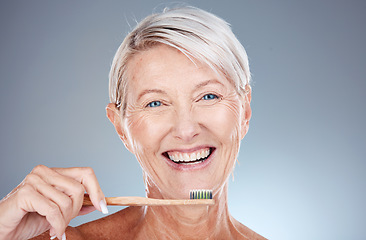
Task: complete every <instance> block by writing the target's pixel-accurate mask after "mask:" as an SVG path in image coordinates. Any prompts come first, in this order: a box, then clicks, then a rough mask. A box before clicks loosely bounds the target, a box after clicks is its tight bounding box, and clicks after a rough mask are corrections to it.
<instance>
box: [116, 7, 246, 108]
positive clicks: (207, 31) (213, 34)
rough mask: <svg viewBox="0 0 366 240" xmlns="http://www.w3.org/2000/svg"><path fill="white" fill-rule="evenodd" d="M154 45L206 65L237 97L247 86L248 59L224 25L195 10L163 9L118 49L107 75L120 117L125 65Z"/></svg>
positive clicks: (207, 14)
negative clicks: (230, 87)
mask: <svg viewBox="0 0 366 240" xmlns="http://www.w3.org/2000/svg"><path fill="white" fill-rule="evenodd" d="M156 44H166V45H168V46H170V47H173V48H176V49H178V50H179V51H180V52H182V53H183V54H185V55H186V56H187V57H188V58H190V59H191V61H192V62H195V61H198V62H200V63H204V64H207V65H208V66H209V67H210V68H211V69H212V70H213V71H215V72H216V73H221V74H223V75H224V76H225V77H226V78H227V79H228V80H230V81H232V82H233V84H234V86H235V87H236V89H237V91H238V93H239V94H242V93H245V92H246V89H248V87H250V85H249V83H250V71H249V63H248V56H247V54H246V51H245V49H244V47H243V46H242V45H241V44H240V42H239V41H238V39H237V38H236V37H235V35H234V34H233V32H232V31H231V28H230V26H229V24H228V23H227V22H225V21H224V20H223V19H221V18H219V17H217V16H215V15H214V14H212V13H209V12H206V11H204V10H201V9H198V8H194V7H182V8H175V9H170V10H164V11H163V12H162V13H158V14H152V15H150V16H148V17H146V18H145V19H144V20H142V21H141V22H140V23H139V24H138V25H137V26H136V27H135V28H134V29H133V30H132V32H130V33H129V34H128V35H127V36H126V38H125V39H124V41H123V42H122V44H121V45H120V47H119V48H118V50H117V52H116V54H115V56H114V59H113V62H112V66H111V70H110V73H109V98H110V101H111V102H112V103H115V104H116V105H117V107H121V109H122V111H123V115H124V112H125V109H126V99H125V98H126V91H127V82H128V79H127V74H126V70H127V65H128V60H129V59H131V57H132V56H133V55H134V54H136V53H139V52H141V51H144V50H147V49H149V48H151V47H153V46H154V45H156Z"/></svg>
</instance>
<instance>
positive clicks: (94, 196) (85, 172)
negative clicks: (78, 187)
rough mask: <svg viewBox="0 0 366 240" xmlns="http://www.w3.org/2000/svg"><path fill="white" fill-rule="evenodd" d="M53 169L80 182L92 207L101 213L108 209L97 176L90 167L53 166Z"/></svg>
mask: <svg viewBox="0 0 366 240" xmlns="http://www.w3.org/2000/svg"><path fill="white" fill-rule="evenodd" d="M53 170H55V171H56V172H58V173H60V174H61V175H64V176H68V177H70V178H73V179H75V180H76V181H78V182H80V183H81V184H82V185H83V186H84V188H85V190H86V191H87V192H88V194H89V196H90V200H91V201H92V203H93V205H94V207H95V208H96V209H98V210H99V211H101V212H103V213H106V211H108V210H107V208H106V205H105V196H104V193H103V192H102V189H101V188H100V186H99V183H98V180H97V177H96V176H95V173H94V170H93V169H92V168H88V167H84V168H80V167H79V168H53ZM103 205H104V206H103Z"/></svg>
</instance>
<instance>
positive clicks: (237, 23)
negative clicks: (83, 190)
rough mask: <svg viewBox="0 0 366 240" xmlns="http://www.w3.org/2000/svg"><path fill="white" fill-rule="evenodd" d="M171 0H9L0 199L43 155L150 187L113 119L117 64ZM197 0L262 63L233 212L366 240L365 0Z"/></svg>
mask: <svg viewBox="0 0 366 240" xmlns="http://www.w3.org/2000/svg"><path fill="white" fill-rule="evenodd" d="M167 3H168V1H161V0H155V1H151V0H144V1H141V0H140V1H134V2H132V1H46V0H44V1H1V3H0V34H1V38H0V43H1V44H0V54H1V56H0V114H1V115H0V116H1V124H0V141H1V143H0V159H1V169H0V184H1V185H0V196H1V197H3V196H5V195H6V194H7V193H8V192H10V191H11V190H12V189H13V188H14V187H16V186H17V184H19V183H20V182H21V181H22V179H23V178H24V177H25V176H26V175H27V174H28V173H29V172H30V171H31V170H32V168H33V167H34V166H36V165H37V164H45V165H47V166H49V167H72V166H90V167H92V168H94V170H95V172H96V174H97V177H98V179H99V181H100V184H101V186H102V189H103V190H104V192H105V194H106V195H107V196H130V195H132V196H133V195H138V196H143V195H144V186H143V182H142V177H141V170H140V168H139V165H138V164H137V162H136V160H135V159H134V157H133V156H132V155H131V154H130V153H128V152H127V150H126V149H124V147H123V144H122V143H121V142H120V140H119V138H118V137H117V134H116V133H115V131H114V128H113V127H112V124H110V123H109V122H108V119H107V118H106V117H105V106H106V105H107V103H108V71H109V67H110V64H111V61H112V57H113V55H114V53H115V51H116V49H117V47H118V46H119V44H120V43H121V41H122V40H123V38H124V36H125V35H126V33H127V32H128V31H129V30H130V27H129V25H131V26H134V25H135V20H141V19H142V18H143V17H144V16H146V15H148V14H150V13H152V12H153V11H160V10H161V9H162V8H163V7H164V6H166V5H169V6H170V5H171V4H167ZM187 3H188V4H191V5H194V6H197V7H200V8H203V9H205V10H208V11H210V12H213V13H215V14H217V15H218V16H220V17H222V18H224V19H225V20H227V21H228V22H229V23H231V25H232V28H233V31H234V33H235V34H236V35H237V37H238V38H239V40H240V41H241V42H242V43H243V45H244V47H245V48H246V50H247V52H248V55H249V60H250V65H251V71H252V73H253V95H252V96H253V101H252V109H253V116H252V119H251V125H250V130H249V133H248V135H247V136H246V138H245V140H244V141H243V144H242V147H241V151H240V157H239V161H240V165H238V166H237V167H236V169H235V172H234V177H235V181H234V182H232V181H231V179H230V185H229V189H230V192H229V202H230V210H231V213H232V214H233V215H234V217H236V218H237V219H239V220H240V221H241V222H243V223H244V224H245V225H247V226H248V227H250V228H252V229H254V230H255V231H257V232H259V233H260V234H262V235H264V236H265V237H268V238H270V239H281V240H284V239H289V240H290V239H292V240H293V239H297V240H298V239H303V240H309V239H353V240H354V239H365V238H366V228H365V222H366V217H365V214H366V207H365V202H366V193H365V191H366V176H365V175H366V174H365V170H366V163H365V156H366V150H365V149H366V144H365V143H366V141H365V135H366V131H365V120H366V107H365V106H364V105H365V102H366V101H365V100H366V97H365V93H364V92H365V90H366V83H365V76H366V71H365V69H366V66H365V60H366V59H365V58H366V57H365V56H366V51H365V49H366V48H365V43H366V30H365V29H366V28H365V24H366V21H365V20H366V17H365V16H366V2H365V1H346V0H344V1H316V0H312V1H272V0H266V1H254V0H253V1H197V2H196V1H187ZM154 9H155V10H154ZM119 209H120V208H118V207H110V210H111V212H113V211H117V210H119ZM0 214H1V213H0ZM101 216H102V214H101V213H99V212H95V213H92V214H90V215H88V216H85V217H78V218H76V219H74V220H73V221H72V222H71V224H72V225H73V226H75V225H78V224H80V223H83V222H85V221H90V220H91V219H96V218H99V217H101Z"/></svg>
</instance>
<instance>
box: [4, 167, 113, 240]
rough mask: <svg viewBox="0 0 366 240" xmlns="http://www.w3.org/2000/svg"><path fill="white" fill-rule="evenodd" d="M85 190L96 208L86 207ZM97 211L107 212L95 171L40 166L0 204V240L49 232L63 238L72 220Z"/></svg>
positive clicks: (23, 237)
mask: <svg viewBox="0 0 366 240" xmlns="http://www.w3.org/2000/svg"><path fill="white" fill-rule="evenodd" d="M85 191H86V192H87V193H89V196H90V199H91V201H92V203H93V205H94V206H91V207H82V204H83V198H84V193H85ZM95 209H97V210H99V211H102V212H103V213H106V212H107V208H106V205H105V197H104V194H103V192H102V190H101V189H100V186H99V183H98V181H97V178H96V176H95V174H94V171H93V169H91V168H48V167H46V166H43V165H39V166H37V167H35V168H34V169H33V170H32V172H31V173H30V174H29V175H27V176H26V178H25V179H24V180H23V182H22V183H21V184H19V186H18V187H16V188H15V189H14V190H13V191H12V192H11V193H9V194H8V195H7V196H6V197H5V198H4V199H3V200H1V201H0V240H3V239H28V238H31V237H34V236H37V235H39V234H41V233H43V232H45V231H47V230H48V229H49V230H50V236H51V237H58V238H59V239H63V238H65V237H64V236H63V234H64V233H65V229H66V227H67V225H68V224H69V222H70V221H71V219H73V218H74V217H76V216H78V215H83V214H87V213H90V212H92V211H94V210H95Z"/></svg>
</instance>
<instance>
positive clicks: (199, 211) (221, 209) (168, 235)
mask: <svg viewBox="0 0 366 240" xmlns="http://www.w3.org/2000/svg"><path fill="white" fill-rule="evenodd" d="M148 197H151V198H163V196H161V194H160V192H159V191H154V189H149V193H148ZM214 199H215V205H213V206H197V205H196V206H159V207H158V206H154V207H145V209H144V223H143V226H142V228H141V229H140V230H141V231H139V232H140V233H139V234H141V235H140V236H141V237H142V238H146V237H149V239H154V237H156V239H230V238H231V233H232V231H233V230H234V229H235V227H234V226H233V224H232V222H231V217H230V214H229V211H228V205H227V184H225V185H224V187H223V188H222V191H221V192H220V193H219V194H217V195H216V196H215V197H214Z"/></svg>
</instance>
